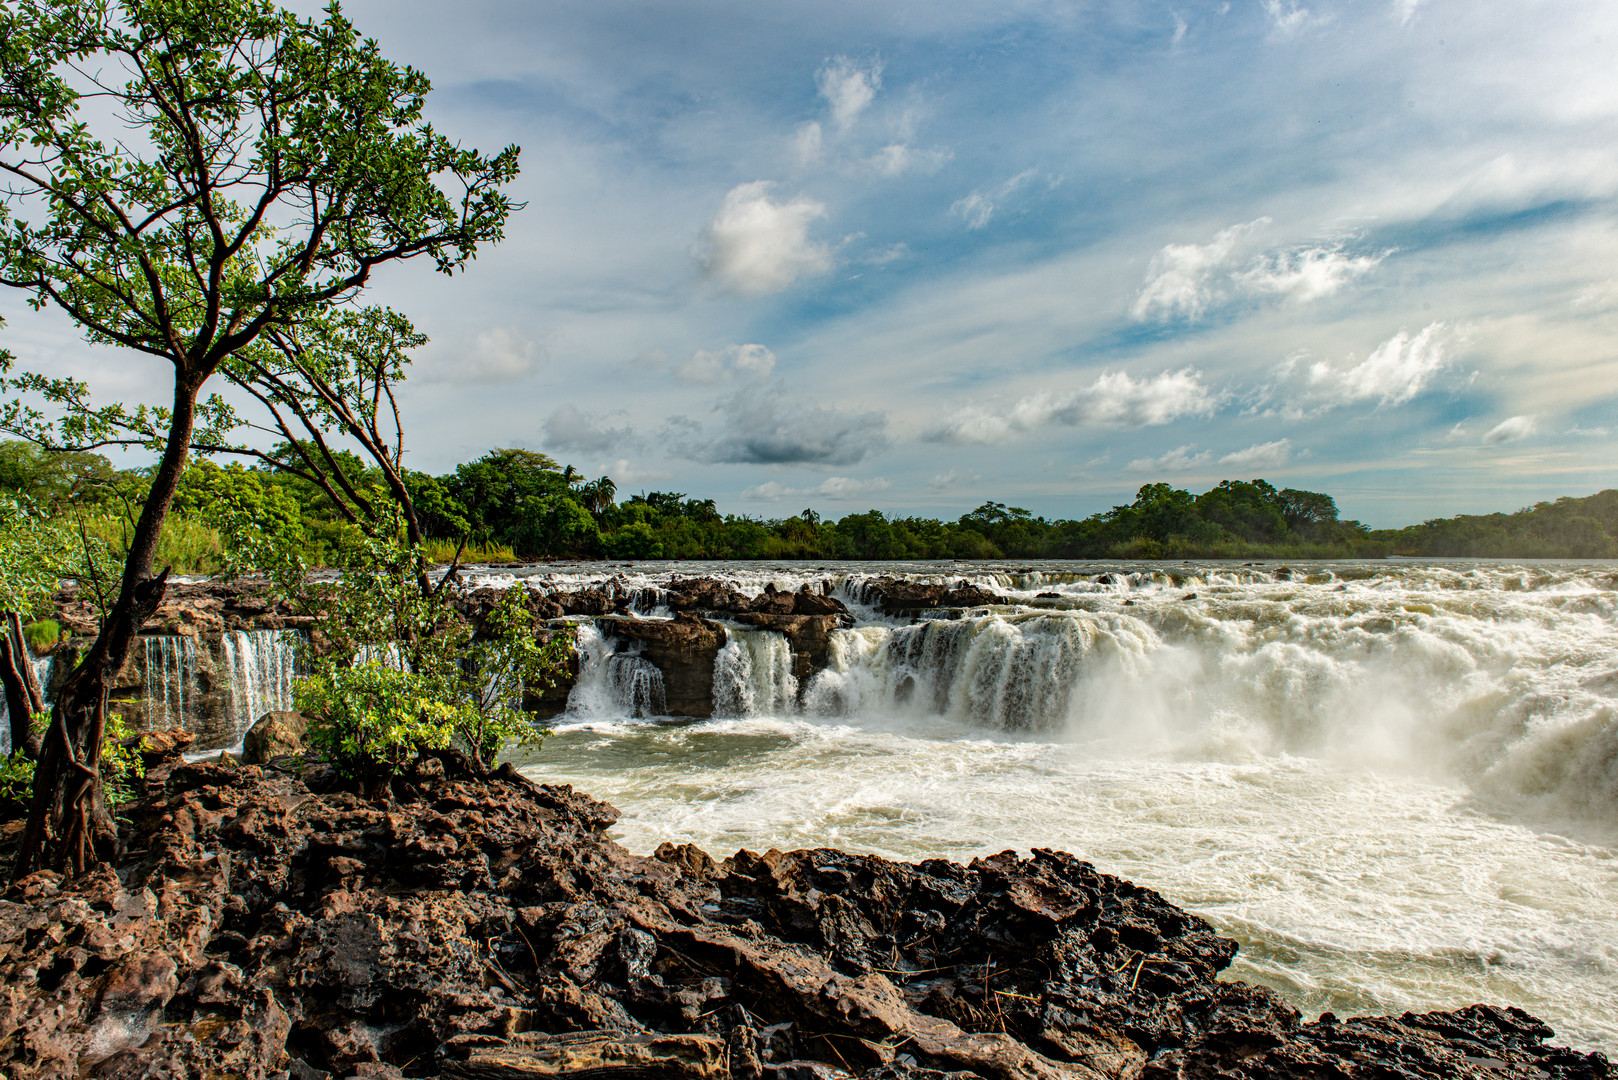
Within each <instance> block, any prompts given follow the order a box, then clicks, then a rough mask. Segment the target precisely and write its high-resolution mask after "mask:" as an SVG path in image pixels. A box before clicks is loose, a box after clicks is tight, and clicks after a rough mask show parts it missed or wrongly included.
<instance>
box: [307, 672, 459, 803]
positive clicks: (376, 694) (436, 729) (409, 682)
mask: <svg viewBox="0 0 1618 1080" xmlns="http://www.w3.org/2000/svg"><path fill="white" fill-rule="evenodd" d="M439 691H440V687H439V686H438V685H437V684H436V682H435V681H434V680H432V679H430V678H427V677H425V676H421V675H417V674H416V673H415V672H413V671H399V670H396V669H394V668H390V667H385V666H383V665H382V664H376V663H369V664H360V665H359V666H357V667H351V668H333V669H331V670H328V671H324V672H320V673H317V674H315V675H311V676H310V677H309V678H307V679H300V680H299V681H298V684H297V687H296V689H295V690H294V691H293V702H294V704H295V705H296V706H297V709H298V711H299V712H301V713H303V715H304V716H305V717H307V718H308V720H309V742H310V745H311V746H313V747H314V748H316V749H318V750H320V751H321V752H322V753H324V754H325V755H326V756H327V757H328V758H330V759H331V762H332V764H333V765H335V766H336V768H337V770H338V771H339V772H341V773H343V774H344V775H346V776H370V775H382V776H391V775H393V774H394V773H397V772H398V771H400V770H401V769H403V768H404V767H405V766H407V765H409V764H410V763H411V762H413V761H415V760H416V758H417V757H419V756H420V754H421V752H422V751H423V750H443V749H446V748H448V747H449V746H450V744H451V742H452V741H453V739H454V733H455V727H456V720H457V719H460V717H459V716H458V715H457V713H458V712H459V711H460V710H458V709H456V708H455V707H454V706H453V705H451V704H449V703H448V702H445V701H443V700H442V699H441V697H440V693H439Z"/></svg>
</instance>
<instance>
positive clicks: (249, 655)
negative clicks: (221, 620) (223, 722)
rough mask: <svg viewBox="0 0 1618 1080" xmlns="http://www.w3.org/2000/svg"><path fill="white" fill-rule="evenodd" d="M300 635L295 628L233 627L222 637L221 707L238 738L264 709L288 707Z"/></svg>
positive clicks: (261, 714)
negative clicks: (224, 686) (224, 690)
mask: <svg viewBox="0 0 1618 1080" xmlns="http://www.w3.org/2000/svg"><path fill="white" fill-rule="evenodd" d="M302 636H303V635H302V634H300V633H298V632H297V631H295V630H233V631H231V632H230V633H228V634H226V635H225V636H224V641H223V642H222V648H223V652H224V661H225V673H226V678H227V679H228V682H227V688H228V689H227V696H226V701H225V710H226V716H227V719H228V720H229V722H230V724H231V727H232V728H233V729H234V731H235V734H236V738H237V740H238V741H240V739H241V737H242V736H243V735H246V734H247V730H248V729H249V728H251V727H252V726H253V725H254V724H255V723H257V722H258V719H259V717H261V716H263V715H264V714H265V713H266V712H270V711H272V710H278V709H290V708H292V680H293V678H294V676H295V675H296V671H297V663H298V650H299V645H300V643H301V640H302Z"/></svg>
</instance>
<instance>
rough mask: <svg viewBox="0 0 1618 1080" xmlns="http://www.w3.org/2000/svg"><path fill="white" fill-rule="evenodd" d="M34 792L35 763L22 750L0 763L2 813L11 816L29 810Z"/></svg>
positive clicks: (0, 810) (0, 805) (0, 807)
mask: <svg viewBox="0 0 1618 1080" xmlns="http://www.w3.org/2000/svg"><path fill="white" fill-rule="evenodd" d="M33 790H34V762H33V759H32V758H30V757H29V756H28V755H27V754H25V753H23V751H21V750H14V751H12V752H11V754H10V756H8V757H7V758H6V759H5V761H4V762H0V813H3V814H4V816H7V817H9V816H11V815H12V814H17V813H20V812H24V811H26V810H27V809H28V800H29V798H30V797H31V796H32V794H33Z"/></svg>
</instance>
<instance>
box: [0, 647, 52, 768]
mask: <svg viewBox="0 0 1618 1080" xmlns="http://www.w3.org/2000/svg"><path fill="white" fill-rule="evenodd" d="M31 663H32V664H33V665H34V678H35V679H37V680H39V690H40V693H42V694H43V695H45V711H46V712H50V709H51V678H52V677H53V676H54V675H55V674H56V657H54V656H39V657H34V658H33V659H32V661H31ZM11 750H12V746H11V708H10V706H8V705H7V704H6V697H5V695H4V694H0V757H9V756H10V754H11Z"/></svg>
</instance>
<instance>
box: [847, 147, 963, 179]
mask: <svg viewBox="0 0 1618 1080" xmlns="http://www.w3.org/2000/svg"><path fill="white" fill-rule="evenodd" d="M952 157H954V155H953V154H951V153H950V152H949V151H948V150H940V149H928V150H923V149H920V148H918V147H915V146H911V145H910V144H909V143H903V142H894V143H889V144H888V145H886V146H884V147H882V149H880V150H878V151H877V152H876V153H874V154H872V155H871V156H870V158H869V159H867V164H869V165H870V166H871V168H872V169H874V170H875V171H876V172H877V173H879V174H881V175H882V176H903V175H904V174H905V173H909V172H918V173H929V174H930V173H935V172H937V171H938V170H939V169H942V168H943V167H944V166H945V165H946V164H947V163H948V162H949V160H950V158H952Z"/></svg>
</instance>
